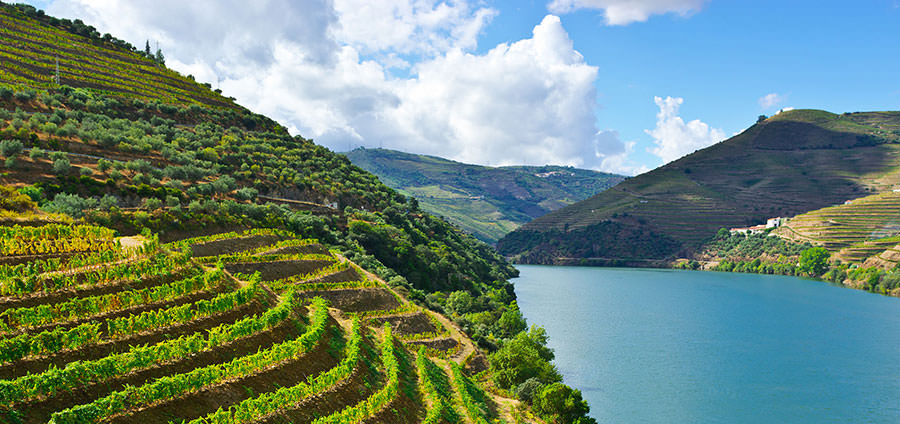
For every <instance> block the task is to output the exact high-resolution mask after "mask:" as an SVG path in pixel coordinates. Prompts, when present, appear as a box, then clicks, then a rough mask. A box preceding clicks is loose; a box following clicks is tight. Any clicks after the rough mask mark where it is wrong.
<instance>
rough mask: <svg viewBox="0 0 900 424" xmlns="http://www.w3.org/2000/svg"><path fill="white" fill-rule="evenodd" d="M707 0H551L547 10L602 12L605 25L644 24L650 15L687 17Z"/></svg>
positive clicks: (700, 7)
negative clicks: (667, 14)
mask: <svg viewBox="0 0 900 424" xmlns="http://www.w3.org/2000/svg"><path fill="white" fill-rule="evenodd" d="M707 1H708V0H552V1H551V2H550V3H549V4H548V5H547V8H548V9H549V10H550V11H551V12H553V13H569V12H574V11H576V10H579V9H595V10H602V11H603V16H604V18H605V19H606V24H607V25H628V24H630V23H633V22H645V21H646V20H647V19H649V18H650V16H651V15H661V14H665V13H676V14H678V15H680V16H688V15H690V14H691V13H694V12H697V11H699V10H700V9H702V8H703V5H704V4H705V3H706V2H707Z"/></svg>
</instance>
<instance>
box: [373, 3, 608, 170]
mask: <svg viewBox="0 0 900 424" xmlns="http://www.w3.org/2000/svg"><path fill="white" fill-rule="evenodd" d="M416 71H417V73H418V74H417V75H418V78H417V79H415V80H409V81H405V82H404V84H403V85H402V87H401V88H400V89H399V90H398V93H399V95H400V98H401V102H400V105H399V106H398V107H397V108H396V109H393V110H390V111H389V117H388V118H389V120H391V121H394V122H396V123H397V126H398V128H399V129H401V130H402V134H403V135H401V136H400V137H397V139H399V140H404V141H403V145H402V146H401V147H403V148H416V149H418V150H420V151H425V152H427V153H439V152H440V153H443V154H444V155H446V156H449V157H451V158H453V159H457V160H461V161H465V162H476V163H488V164H491V165H508V164H521V163H528V164H540V163H556V164H567V165H574V166H586V167H599V166H601V164H602V160H603V157H602V156H600V153H603V154H617V153H620V152H621V151H623V150H624V145H623V143H621V142H619V141H618V139H615V140H610V139H609V138H608V137H603V136H602V133H600V132H599V131H598V129H597V127H596V124H595V120H596V118H595V117H594V108H595V106H596V104H595V99H596V91H595V89H594V85H593V84H594V81H595V80H596V78H597V68H596V67H593V66H590V65H588V64H586V63H585V62H584V58H583V57H582V56H581V54H579V53H578V52H577V51H575V50H574V49H573V48H572V40H570V39H569V37H568V34H567V33H566V31H565V30H564V29H563V27H562V24H561V23H560V20H559V18H557V17H556V16H552V15H550V16H547V17H545V18H544V19H543V21H542V22H541V23H540V25H538V26H536V27H535V28H534V31H533V37H532V38H530V39H525V40H521V41H517V42H515V43H513V44H509V45H507V44H501V45H499V46H497V47H495V48H494V49H492V50H491V51H489V52H488V53H486V54H485V55H474V54H471V53H464V52H462V51H459V50H454V51H451V52H450V53H448V54H447V55H445V56H442V57H439V58H437V59H435V60H433V61H428V62H423V63H420V64H419V65H418V66H417V67H416Z"/></svg>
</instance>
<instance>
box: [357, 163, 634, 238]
mask: <svg viewBox="0 0 900 424" xmlns="http://www.w3.org/2000/svg"><path fill="white" fill-rule="evenodd" d="M345 154H346V155H347V157H348V158H350V161H351V162H353V164H354V165H356V166H359V167H360V168H362V169H365V170H366V171H369V172H371V173H373V174H375V175H376V176H378V179H380V180H381V181H383V182H384V183H385V184H387V185H388V186H389V187H391V188H393V189H395V190H397V191H399V192H400V193H402V194H404V195H407V196H413V197H415V198H416V200H418V201H419V205H421V207H422V209H424V210H425V211H427V212H429V213H432V214H435V215H439V216H443V217H445V218H447V219H448V220H450V222H453V223H454V224H456V225H458V226H459V227H460V228H462V229H463V230H465V231H467V232H469V233H471V234H472V235H474V236H475V237H477V238H478V239H480V240H482V241H485V242H488V243H494V242H496V241H497V240H498V239H499V238H500V237H502V236H503V235H505V234H506V233H508V232H510V231H512V230H514V229H516V228H518V227H519V226H520V225H522V224H524V223H526V222H528V221H531V220H532V219H534V218H537V217H539V216H541V215H544V214H546V213H548V212H550V211H553V210H556V209H559V208H561V207H563V206H566V205H570V204H572V203H575V202H577V201H579V200H583V199H586V198H588V197H590V196H593V195H594V194H596V193H599V192H601V191H603V190H606V189H607V188H609V187H612V186H613V185H615V184H618V183H619V182H621V181H622V180H624V179H625V177H623V176H621V175H615V174H608V173H603V172H597V171H590V170H584V169H576V168H571V167H561V166H505V167H488V166H478V165H469V164H464V163H460V162H455V161H451V160H447V159H443V158H439V157H435V156H426V155H416V154H411V153H404V152H398V151H396V150H388V149H364V148H359V149H356V150H353V151H351V152H347V153H345Z"/></svg>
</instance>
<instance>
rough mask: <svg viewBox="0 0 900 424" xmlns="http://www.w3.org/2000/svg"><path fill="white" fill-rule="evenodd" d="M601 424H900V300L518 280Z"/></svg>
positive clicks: (581, 274)
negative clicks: (831, 423)
mask: <svg viewBox="0 0 900 424" xmlns="http://www.w3.org/2000/svg"><path fill="white" fill-rule="evenodd" d="M518 268H519V270H520V272H521V276H520V277H519V278H517V279H515V280H513V282H514V283H515V287H516V294H517V296H518V299H519V307H520V308H521V310H522V313H523V314H524V315H525V317H526V319H527V320H528V323H529V325H530V324H537V325H540V326H543V327H544V328H546V329H547V332H548V334H549V336H550V342H549V344H550V347H552V348H553V349H554V351H555V353H556V361H555V362H556V364H557V366H558V367H559V370H560V372H561V373H562V375H563V379H564V381H565V383H566V384H569V385H571V386H572V387H575V388H577V389H580V390H581V391H582V394H583V396H584V398H585V399H586V400H587V401H588V403H589V405H590V407H591V414H590V415H591V416H593V417H594V418H596V419H597V420H598V421H599V422H600V423H826V422H834V423H900V299H897V298H890V297H884V296H880V295H875V294H871V293H866V292H863V291H858V290H852V289H847V288H843V287H837V286H834V285H829V284H827V283H823V282H819V281H812V280H806V279H801V278H795V277H784V276H768V275H754V274H732V273H718V272H702V271H676V270H656V269H626V268H591V267H554V266H533V265H520V266H518Z"/></svg>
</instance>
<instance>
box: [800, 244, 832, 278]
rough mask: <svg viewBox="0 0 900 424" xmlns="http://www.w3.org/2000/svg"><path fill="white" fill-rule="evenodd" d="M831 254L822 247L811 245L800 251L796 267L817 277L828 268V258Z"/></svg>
mask: <svg viewBox="0 0 900 424" xmlns="http://www.w3.org/2000/svg"><path fill="white" fill-rule="evenodd" d="M830 256H831V254H830V253H828V251H827V250H825V248H824V247H811V248H808V249H805V250H804V251H803V252H801V253H800V263H799V265H798V266H797V268H798V269H799V270H800V271H801V272H805V273H807V274H809V275H812V276H814V277H818V276H820V275H822V274H824V273H825V271H827V270H828V258H829V257H830Z"/></svg>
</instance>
